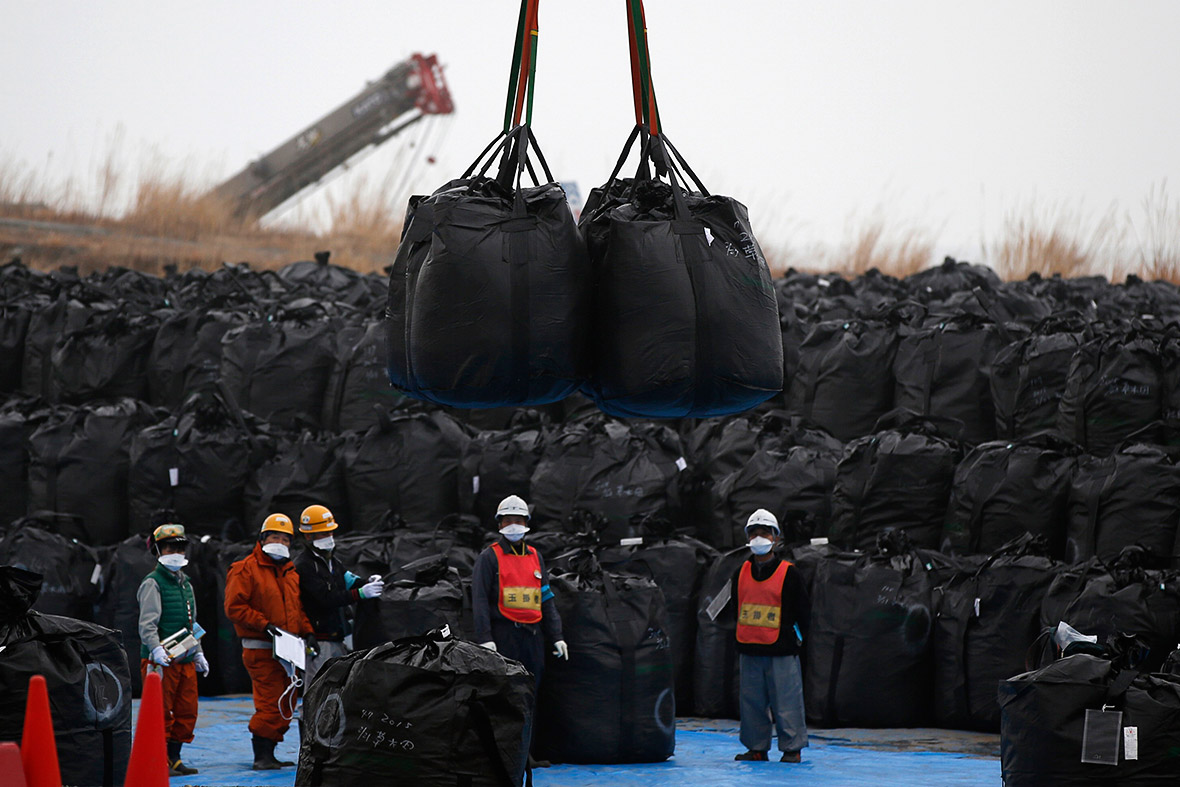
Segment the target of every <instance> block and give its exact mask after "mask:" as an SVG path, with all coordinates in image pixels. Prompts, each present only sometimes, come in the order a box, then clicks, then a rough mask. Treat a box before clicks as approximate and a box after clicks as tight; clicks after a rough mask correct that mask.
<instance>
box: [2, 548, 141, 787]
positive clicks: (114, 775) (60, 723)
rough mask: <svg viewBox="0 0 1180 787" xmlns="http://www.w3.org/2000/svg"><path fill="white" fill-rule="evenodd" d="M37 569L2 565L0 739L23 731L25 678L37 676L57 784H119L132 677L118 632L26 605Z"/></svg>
mask: <svg viewBox="0 0 1180 787" xmlns="http://www.w3.org/2000/svg"><path fill="white" fill-rule="evenodd" d="M40 584H41V577H40V575H38V574H36V573H34V572H31V571H24V570H22V569H19V568H15V567H13V566H0V652H3V658H0V739H3V740H8V741H20V739H21V736H22V735H23V734H24V720H25V705H26V703H27V701H28V691H29V678H31V677H32V676H34V675H41V676H42V677H44V678H45V683H46V686H47V688H48V689H49V711H50V714H51V715H52V717H53V732H54V738H55V742H56V746H57V758H58V763H59V768H60V770H61V778H62V783H63V784H78V785H103V786H104V787H117V786H118V785H121V784H123V777H124V774H126V772H127V760H128V757H129V756H130V753H131V680H130V674H129V669H128V664H127V658H126V656H125V655H124V654H123V646H122V644H121V643H120V641H119V634H118V632H115V631H111V630H110V629H106V628H103V627H102V626H96V625H95V624H93V623H85V622H83V621H81V620H74V619H72V618H67V617H59V616H57V615H42V614H40V613H38V612H35V611H32V610H31V609H30V607H32V606H33V604H34V602H35V600H36V598H37V592H38V589H39V587H40Z"/></svg>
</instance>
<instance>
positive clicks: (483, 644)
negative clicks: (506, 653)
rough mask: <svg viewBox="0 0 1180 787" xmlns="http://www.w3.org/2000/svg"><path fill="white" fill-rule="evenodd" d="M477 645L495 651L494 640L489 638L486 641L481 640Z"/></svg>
mask: <svg viewBox="0 0 1180 787" xmlns="http://www.w3.org/2000/svg"><path fill="white" fill-rule="evenodd" d="M479 646H480V647H481V648H487V649H488V650H490V651H495V650H496V643H495V642H492V641H491V640H489V641H487V642H481V643H479Z"/></svg>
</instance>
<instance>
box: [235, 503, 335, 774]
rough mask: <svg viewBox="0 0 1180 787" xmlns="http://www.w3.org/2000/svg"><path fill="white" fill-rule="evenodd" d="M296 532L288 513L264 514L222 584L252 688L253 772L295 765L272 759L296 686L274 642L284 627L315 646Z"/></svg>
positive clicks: (311, 648)
mask: <svg viewBox="0 0 1180 787" xmlns="http://www.w3.org/2000/svg"><path fill="white" fill-rule="evenodd" d="M294 535H295V528H294V526H293V525H292V524H291V519H290V517H288V516H286V515H285V514H271V515H270V516H268V517H267V518H266V521H265V522H263V523H262V530H261V531H260V532H259V534H258V543H257V544H255V545H254V551H253V552H251V553H250V554H249V555H248V556H246V557H245V558H243V559H242V560H239V561H237V562H236V563H234V564H233V565H232V566H230V569H229V576H228V577H227V579H226V582H225V614H226V616H227V617H228V618H229V619H230V620H231V621H233V624H234V631H236V632H237V634H238V636H239V637H241V639H242V663H243V664H244V665H245V666H246V671H247V672H249V673H250V681H251V684H252V686H253V691H254V715H253V716H251V717H250V733H251V743H252V744H253V746H254V770H256V771H269V770H275V769H277V768H281V767H283V766H285V765H294V764H295V763H293V762H284V761H281V760H277V759H275V745H276V744H278V743H279V742H280V741H282V740H283V734H284V733H285V732H286V731H287V729H288V728H289V727H290V726H291V715H293V713H294V706H295V690H294V688H293V687H292V678H291V677H289V676H288V673H287V671H286V670H285V669H284V667H283V665H282V663H281V662H280V661H279V660H278V659H276V658H275V656H274V643H273V641H272V640H273V638H274V637H275V636H277V634H278V630H279V629H282V630H283V631H287V632H289V633H291V634H295V635H297V636H301V637H303V638H304V640H305V642H306V643H307V646H308V650H309V651H312V652H314V651H315V649H316V641H315V637H314V636H313V634H312V627H311V621H309V620H308V619H307V615H306V614H305V613H304V612H303V603H302V602H301V600H300V597H299V574H298V572H297V571H296V570H295V565H294V563H292V562H291V539H292V538H293V537H294ZM284 707H289V708H290V709H291V711H290V714H288V713H284V712H283V708H284Z"/></svg>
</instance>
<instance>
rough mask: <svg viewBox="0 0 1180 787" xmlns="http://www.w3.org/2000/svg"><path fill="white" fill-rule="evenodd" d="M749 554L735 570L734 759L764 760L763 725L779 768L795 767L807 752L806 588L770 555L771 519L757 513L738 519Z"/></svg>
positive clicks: (774, 536) (775, 528)
mask: <svg viewBox="0 0 1180 787" xmlns="http://www.w3.org/2000/svg"><path fill="white" fill-rule="evenodd" d="M746 538H747V539H748V541H749V548H750V551H751V552H752V553H753V554H752V555H751V556H750V557H749V558H748V559H747V560H746V561H744V562H743V563H742V565H741V567H740V568H739V569H738V571H737V576H736V577H735V581H736V586H737V607H738V608H737V629H736V631H735V635H736V637H737V651H738V654H739V655H740V658H741V664H740V669H741V691H740V700H739V709H740V713H741V733H740V740H741V742H742V745H743V746H745V747H746V749H747V751H746V752H745V753H744V754H739V755H737V756H736V757H734V759H735V760H741V761H754V762H759V761H761V762H765V761H767V760H769V759H770V758H769V755H768V752H769V751H770V731H771V730H770V721H771V719H772V718H773V719H774V726H775V728H776V731H777V733H778V748H779V751H781V752H782V758H781V760H780V762H799V761H800V760H801V759H802V757H801V755H800V751H801V750H802V749H803V748H804V747H806V746H807V722H806V719H805V717H804V712H803V677H802V673H801V672H800V669H799V653H800V651H801V649H802V646H803V636H804V634H805V633H806V631H807V624H808V620H809V611H808V610H809V606H808V600H807V588H806V586H805V585H804V584H803V579H802V577H801V576H800V573H799V569H797V568H795V567H794V565H793V564H792V563H790V562H788V561H786V560H783V559H782V558H780V557H779V556H778V555H776V554H775V553H774V550H775V547H777V546H778V545H779V543H780V542H781V539H782V533H781V531H780V529H779V524H778V519H777V518H776V517H775V515H774V514H772V513H770V512H769V511H767V510H766V509H765V508H759V509H758V510H757V511H755V512H754V513H753V514H751V515H750V518H749V519H748V520H746Z"/></svg>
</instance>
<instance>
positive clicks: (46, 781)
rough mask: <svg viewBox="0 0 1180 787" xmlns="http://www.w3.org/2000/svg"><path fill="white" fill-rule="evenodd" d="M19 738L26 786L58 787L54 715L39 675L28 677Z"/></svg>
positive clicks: (58, 773)
mask: <svg viewBox="0 0 1180 787" xmlns="http://www.w3.org/2000/svg"><path fill="white" fill-rule="evenodd" d="M20 740H21V743H20V757H21V761H22V762H23V763H24V766H25V781H26V782H28V787H61V769H60V768H58V765H57V741H56V740H54V738H53V718H52V717H51V716H50V715H49V687H48V686H46V684H45V678H44V677H43V676H41V675H34V676H33V677H31V678H29V698H28V700H27V701H26V703H25V728H24V731H23V732H22V733H21V739H20Z"/></svg>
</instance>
